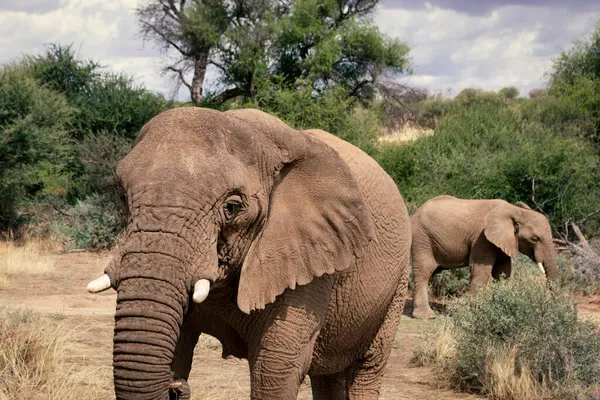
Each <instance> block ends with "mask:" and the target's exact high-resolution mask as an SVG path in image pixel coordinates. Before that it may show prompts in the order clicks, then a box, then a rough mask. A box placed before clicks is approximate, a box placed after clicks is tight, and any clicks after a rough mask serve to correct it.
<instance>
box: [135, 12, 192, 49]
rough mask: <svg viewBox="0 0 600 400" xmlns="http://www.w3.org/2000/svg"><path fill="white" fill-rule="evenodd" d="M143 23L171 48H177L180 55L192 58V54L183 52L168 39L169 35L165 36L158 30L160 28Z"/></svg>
mask: <svg viewBox="0 0 600 400" xmlns="http://www.w3.org/2000/svg"><path fill="white" fill-rule="evenodd" d="M141 23H142V24H143V25H145V26H146V27H147V28H149V29H150V30H152V31H153V32H154V33H156V34H157V35H158V36H160V37H161V38H162V39H163V40H164V41H165V42H166V43H168V44H169V45H170V46H172V47H173V48H175V49H176V50H177V51H178V52H179V53H181V55H183V56H185V57H191V56H192V54H191V53H190V52H187V51H185V50H183V49H182V48H181V47H180V46H179V45H177V44H176V43H175V42H173V41H172V40H171V39H169V38H168V37H167V35H165V34H164V33H163V32H161V31H160V30H158V28H156V27H155V26H154V25H152V24H150V23H148V22H146V21H142V22H141Z"/></svg>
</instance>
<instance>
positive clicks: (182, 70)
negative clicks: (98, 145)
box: [137, 0, 409, 105]
mask: <svg viewBox="0 0 600 400" xmlns="http://www.w3.org/2000/svg"><path fill="white" fill-rule="evenodd" d="M188 1H189V0H188ZM378 1H379V0H233V1H226V0H191V2H189V3H188V2H186V0H179V3H175V1H174V0H151V2H150V3H148V4H147V5H145V6H141V7H139V8H138V10H137V15H138V18H139V22H140V24H141V25H140V27H141V30H140V32H141V33H142V35H143V37H144V38H145V39H147V40H153V41H155V42H156V43H158V44H159V45H160V46H161V47H162V48H163V49H164V50H175V51H176V53H177V54H178V56H177V59H176V60H175V62H174V63H172V64H170V65H168V66H166V67H165V71H167V72H171V73H173V74H174V75H175V77H176V79H177V81H178V83H180V84H183V85H185V86H186V87H188V88H189V89H190V94H191V97H192V101H193V102H194V103H195V104H197V105H198V104H200V102H201V101H202V87H203V82H204V75H205V73H206V67H207V66H208V65H209V64H212V65H214V66H215V67H216V68H217V70H218V71H219V77H218V81H217V83H218V84H219V85H218V89H217V90H216V91H215V92H214V93H210V94H209V96H210V100H211V101H212V102H213V103H216V104H222V103H223V102H225V101H227V100H230V99H232V98H236V97H239V96H242V97H243V98H246V99H251V100H252V101H253V102H254V103H255V104H256V105H258V103H259V97H260V96H259V93H258V92H259V89H258V88H257V85H259V86H262V87H264V86H265V83H268V85H270V86H271V87H273V85H276V86H277V87H282V88H288V89H289V88H293V87H294V85H296V84H297V83H298V82H308V83H309V84H310V85H312V86H313V88H314V90H316V91H322V90H326V89H327V88H329V87H332V86H333V85H342V86H343V87H344V88H345V89H346V90H347V91H348V93H349V95H350V96H353V97H356V98H360V99H372V98H373V97H374V96H375V95H376V94H377V93H380V94H381V93H390V92H392V91H391V90H389V89H390V87H388V88H387V90H378V88H379V89H382V88H384V86H385V84H384V83H385V82H391V81H390V80H386V79H385V78H386V77H387V76H388V75H389V73H390V72H391V73H392V74H393V73H400V72H405V71H407V70H408V64H409V61H408V50H409V49H408V47H407V46H406V45H405V44H403V43H402V42H400V41H399V40H396V39H391V38H388V37H386V36H385V35H383V34H382V33H381V32H380V31H379V30H378V29H377V27H376V26H374V25H373V24H372V23H371V21H369V20H368V19H367V18H366V17H368V15H369V14H370V13H371V12H372V11H373V10H374V8H375V7H376V5H377V3H378ZM191 71H193V80H192V83H191V84H189V83H187V82H186V80H185V75H186V74H187V73H188V72H191ZM268 85H267V86H268Z"/></svg>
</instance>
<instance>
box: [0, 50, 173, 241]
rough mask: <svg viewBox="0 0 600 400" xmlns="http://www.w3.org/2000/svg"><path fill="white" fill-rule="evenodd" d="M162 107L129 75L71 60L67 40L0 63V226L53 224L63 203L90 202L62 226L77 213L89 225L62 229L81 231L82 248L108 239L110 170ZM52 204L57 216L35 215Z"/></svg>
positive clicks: (112, 206)
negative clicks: (88, 226) (89, 226)
mask: <svg viewBox="0 0 600 400" xmlns="http://www.w3.org/2000/svg"><path fill="white" fill-rule="evenodd" d="M168 106H169V104H168V103H167V102H165V101H164V99H163V98H162V97H161V96H157V95H154V94H152V93H150V92H148V91H147V90H145V89H144V88H143V87H140V86H137V85H135V83H134V82H133V80H132V79H131V78H128V77H126V76H123V75H116V74H113V73H110V72H105V71H103V70H102V69H100V67H99V65H98V64H97V63H95V62H92V61H81V60H78V59H76V57H75V54H74V52H73V50H72V48H71V47H70V46H61V45H50V46H49V47H48V48H47V50H46V52H45V53H44V54H42V55H39V56H25V57H24V58H23V59H21V60H20V61H19V62H17V63H13V64H7V65H4V66H3V67H2V70H1V71H0V231H2V230H6V229H17V228H19V226H22V225H23V224H26V223H27V222H28V221H29V220H32V219H33V220H36V219H37V222H38V223H41V221H46V222H48V221H51V223H50V225H51V226H54V227H55V228H56V227H58V226H59V225H60V224H59V223H57V221H58V220H59V219H60V218H63V217H65V215H69V213H68V212H65V209H67V210H68V209H69V208H71V207H74V206H75V205H77V204H80V203H81V202H82V201H83V202H84V203H91V204H92V206H91V210H92V211H89V212H87V211H86V212H76V213H75V216H74V217H70V220H69V221H70V222H69V224H67V225H69V226H76V225H77V224H78V223H75V222H74V221H75V219H77V218H80V219H81V221H80V222H81V223H83V224H84V225H85V224H92V225H94V224H95V226H94V227H93V228H87V227H86V226H84V227H80V228H81V229H80V230H79V228H78V229H71V230H69V229H66V230H63V233H64V232H69V233H68V234H69V235H74V236H81V235H87V238H86V239H81V240H79V239H78V240H79V244H83V243H85V244H86V246H93V247H96V246H100V247H102V246H107V245H110V244H111V243H113V242H114V238H110V237H112V236H114V235H115V234H116V232H117V231H118V228H119V226H120V222H119V221H118V218H117V217H118V214H117V213H116V212H115V210H116V209H117V205H116V203H115V201H114V200H113V197H114V196H113V193H114V180H113V175H112V174H113V170H114V168H115V166H116V163H117V161H118V160H119V159H120V158H121V157H122V156H123V155H124V154H125V152H126V151H128V150H129V149H130V148H131V145H132V143H133V139H134V138H135V136H136V135H137V132H138V130H139V129H140V128H141V127H142V125H143V124H144V123H145V122H147V120H149V119H150V118H152V117H153V116H154V115H156V114H157V113H159V112H160V111H162V110H164V109H166V108H167V107H168ZM44 204H46V205H47V206H48V207H44V206H43V205H44ZM56 208H58V209H60V208H63V210H60V211H62V213H63V214H61V213H58V215H59V216H57V215H55V214H54V213H53V212H50V213H49V212H46V214H45V218H41V219H40V218H39V217H40V215H39V210H40V209H46V210H54V209H56ZM55 222H56V223H55ZM46 225H47V224H46ZM85 232H88V233H85ZM48 233H49V232H48ZM55 233H56V232H55ZM49 234H51V233H49ZM61 235H62V236H64V234H60V235H59V236H61ZM109 236H110V237H109Z"/></svg>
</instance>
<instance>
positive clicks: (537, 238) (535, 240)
mask: <svg viewBox="0 0 600 400" xmlns="http://www.w3.org/2000/svg"><path fill="white" fill-rule="evenodd" d="M531 241H532V242H534V243H537V242H539V241H540V238H539V237H537V236H532V237H531Z"/></svg>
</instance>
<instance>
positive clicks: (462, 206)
mask: <svg viewBox="0 0 600 400" xmlns="http://www.w3.org/2000/svg"><path fill="white" fill-rule="evenodd" d="M410 220H411V227H412V247H411V255H412V263H413V274H414V280H415V296H414V309H413V313H412V316H413V317H414V318H418V319H429V318H435V314H434V312H433V311H432V310H431V308H430V307H429V299H428V295H427V285H428V282H429V278H430V277H431V275H433V274H434V273H438V272H440V271H442V270H444V269H453V268H460V267H466V266H470V267H471V285H470V293H474V292H476V291H477V288H479V287H480V286H481V285H483V284H485V283H487V282H488V281H489V279H490V278H491V277H493V278H494V279H498V278H500V276H501V275H502V274H505V275H506V276H507V277H512V264H511V258H514V257H516V256H517V255H518V253H519V252H521V253H523V254H525V255H527V256H528V257H529V258H530V259H531V260H533V261H534V262H536V263H538V266H539V267H540V269H541V270H542V271H543V272H544V273H545V274H546V277H547V279H548V280H550V281H554V280H557V279H558V267H557V263H556V252H555V250H554V243H553V242H552V231H551V229H550V224H549V222H548V220H547V218H546V217H545V216H544V215H543V214H540V213H539V212H536V211H533V210H532V209H531V208H529V206H527V205H526V204H525V203H521V202H519V203H517V205H512V204H510V203H508V202H506V201H504V200H463V199H457V198H456V197H452V196H438V197H434V198H433V199H430V200H428V201H427V202H425V204H423V205H422V206H421V207H419V209H417V211H415V213H414V214H413V215H412V216H411V218H410Z"/></svg>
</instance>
